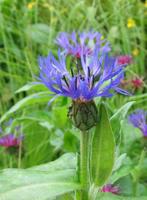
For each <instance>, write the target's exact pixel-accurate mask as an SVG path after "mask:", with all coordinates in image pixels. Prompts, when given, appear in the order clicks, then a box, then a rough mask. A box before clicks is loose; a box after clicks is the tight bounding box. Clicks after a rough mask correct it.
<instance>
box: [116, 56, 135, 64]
mask: <svg viewBox="0 0 147 200" xmlns="http://www.w3.org/2000/svg"><path fill="white" fill-rule="evenodd" d="M117 62H118V64H119V65H124V64H127V65H129V64H131V63H132V56H130V55H122V56H118V57H117Z"/></svg>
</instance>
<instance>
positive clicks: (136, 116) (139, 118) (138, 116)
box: [128, 110, 147, 137]
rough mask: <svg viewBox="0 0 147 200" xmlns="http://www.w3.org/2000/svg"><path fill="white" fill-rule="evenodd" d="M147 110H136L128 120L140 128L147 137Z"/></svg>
mask: <svg viewBox="0 0 147 200" xmlns="http://www.w3.org/2000/svg"><path fill="white" fill-rule="evenodd" d="M146 119H147V112H146V111H144V110H136V111H135V112H134V113H132V114H131V115H130V116H129V118H128V120H129V122H130V123H131V124H132V125H133V126H134V127H136V128H139V129H140V130H141V131H142V133H143V135H144V137H147V123H146Z"/></svg>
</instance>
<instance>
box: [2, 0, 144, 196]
mask: <svg viewBox="0 0 147 200" xmlns="http://www.w3.org/2000/svg"><path fill="white" fill-rule="evenodd" d="M129 20H132V23H131V25H130V21H129ZM0 22H1V23H0V116H1V126H2V127H3V129H4V130H5V131H4V133H5V134H7V133H10V132H14V130H15V127H16V126H18V125H20V126H21V130H20V133H23V134H24V142H23V147H22V149H21V152H20V156H19V157H14V156H10V155H7V154H6V152H5V150H4V149H3V148H2V147H1V148H0V153H1V157H0V168H1V169H3V168H7V167H19V168H20V167H21V168H27V167H32V166H34V165H38V164H42V163H46V162H49V161H51V160H55V159H56V158H58V157H59V156H60V155H62V154H64V153H66V152H73V153H75V152H77V151H78V149H79V133H78V130H76V129H74V128H73V127H72V125H71V122H70V121H69V119H68V118H67V111H68V106H69V105H70V100H68V99H66V98H61V97H60V98H59V99H57V100H56V101H55V102H54V103H53V104H52V105H51V106H49V107H48V106H47V102H48V101H49V99H50V98H51V96H50V92H49V91H48V90H47V89H46V88H45V87H44V86H42V85H41V84H40V85H33V84H32V83H31V82H35V81H36V76H37V75H38V63H37V58H38V56H39V55H44V56H45V55H47V54H48V53H49V51H50V50H52V51H53V52H54V54H56V49H57V46H56V44H55V42H54V41H55V37H56V36H57V35H58V33H59V32H61V31H67V32H71V31H73V30H75V31H83V30H90V29H94V30H95V31H99V32H100V33H102V35H103V37H104V38H106V39H108V40H109V41H110V43H111V46H112V52H113V55H114V56H117V55H124V54H127V55H132V57H133V63H132V64H131V65H130V66H128V67H127V68H126V79H131V78H132V77H135V76H139V77H143V79H144V84H143V87H142V88H141V89H139V90H135V91H134V90H133V89H132V88H131V89H132V90H133V94H134V95H133V96H131V97H122V96H121V95H116V96H115V97H113V98H111V99H107V100H105V103H106V105H107V108H108V111H109V116H110V119H111V123H112V128H113V131H114V133H115V140H116V142H117V149H116V158H117V159H119V162H117V166H116V169H117V170H118V171H117V172H116V169H114V172H113V174H112V177H111V178H110V182H111V183H115V184H118V185H120V187H121V191H122V194H123V195H132V191H133V187H134V185H131V184H132V182H131V181H132V180H133V181H134V182H135V181H136V180H137V181H139V184H140V185H139V189H138V191H137V195H140V194H142V195H147V189H146V188H147V181H146V180H147V173H146V170H147V165H146V163H147V159H144V160H143V163H142V164H141V165H140V164H139V161H138V160H140V154H141V152H142V150H143V144H142V135H141V133H140V132H139V131H138V130H137V129H135V128H133V127H132V126H131V125H129V124H128V122H127V115H128V113H129V112H131V111H133V110H134V109H136V108H143V109H147V103H146V101H147V93H146V91H147V90H146V87H147V85H146V82H147V77H146V73H147V64H146V63H147V62H146V61H147V49H146V47H147V37H146V36H147V35H146V33H147V2H146V3H145V2H144V1H141V0H123V1H122V0H114V1H112V0H106V1H103V0H93V1H92V0H85V1H84V0H83V1H82V0H80V1H79V0H68V1H66V0H57V1H54V0H48V1H47V0H36V1H26V0H22V1H21V2H20V1H18V0H11V1H10V0H0ZM24 85H25V86H24ZM20 88H21V89H20ZM131 89H130V90H131ZM96 101H97V103H98V101H99V99H98V100H96ZM128 102H129V103H128ZM10 118H13V123H12V124H11V126H7V124H6V122H7V121H8V120H9V119H10ZM120 155H121V156H120ZM117 161H118V160H117ZM8 173H9V172H8ZM14 173H15V171H14ZM136 177H137V179H136ZM38 178H39V177H38ZM75 187H77V186H76V185H75ZM128 188H129V189H128ZM69 191H70V186H69ZM59 193H60V191H59ZM67 198H68V197H67Z"/></svg>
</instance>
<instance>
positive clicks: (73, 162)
mask: <svg viewBox="0 0 147 200" xmlns="http://www.w3.org/2000/svg"><path fill="white" fill-rule="evenodd" d="M76 166H77V157H76V156H75V154H74V153H66V154H64V155H62V156H61V157H60V158H58V159H57V160H55V161H52V162H49V163H47V164H43V165H39V166H35V167H31V168H29V169H31V170H39V171H50V172H52V171H55V170H63V169H76Z"/></svg>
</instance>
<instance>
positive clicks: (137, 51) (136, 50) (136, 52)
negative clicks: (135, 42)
mask: <svg viewBox="0 0 147 200" xmlns="http://www.w3.org/2000/svg"><path fill="white" fill-rule="evenodd" d="M132 54H133V56H138V54H139V49H137V48H136V49H134V50H133V51H132Z"/></svg>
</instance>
